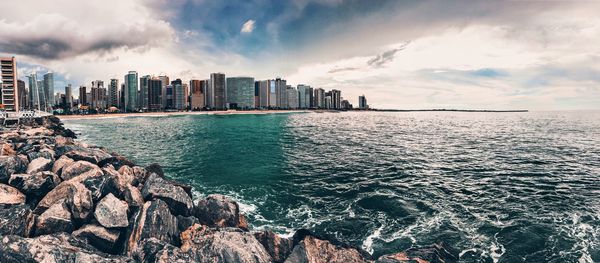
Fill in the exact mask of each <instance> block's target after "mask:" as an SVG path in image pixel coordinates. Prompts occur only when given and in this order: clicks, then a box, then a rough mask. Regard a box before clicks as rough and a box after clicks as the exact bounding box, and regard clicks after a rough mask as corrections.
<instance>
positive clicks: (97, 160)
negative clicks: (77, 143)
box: [65, 147, 114, 166]
mask: <svg viewBox="0 0 600 263" xmlns="http://www.w3.org/2000/svg"><path fill="white" fill-rule="evenodd" d="M65 155H66V156H67V157H69V158H71V159H73V160H75V161H87V162H90V163H93V164H98V165H99V166H103V165H104V164H106V163H109V162H110V161H111V160H112V159H113V158H114V157H113V156H112V155H110V154H108V153H107V152H105V151H103V150H101V149H96V148H87V147H79V148H78V149H73V150H70V151H68V152H66V153H65Z"/></svg>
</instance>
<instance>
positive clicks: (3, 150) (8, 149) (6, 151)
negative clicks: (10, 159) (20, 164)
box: [0, 143, 17, 155]
mask: <svg viewBox="0 0 600 263" xmlns="http://www.w3.org/2000/svg"><path fill="white" fill-rule="evenodd" d="M16 154H17V152H16V151H15V149H14V147H13V146H12V144H10V143H3V144H2V147H0V155H16Z"/></svg>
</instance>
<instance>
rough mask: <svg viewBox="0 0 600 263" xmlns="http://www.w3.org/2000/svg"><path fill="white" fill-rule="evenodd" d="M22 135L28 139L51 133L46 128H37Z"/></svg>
mask: <svg viewBox="0 0 600 263" xmlns="http://www.w3.org/2000/svg"><path fill="white" fill-rule="evenodd" d="M23 133H24V134H25V135H27V136H28V137H33V136H50V135H52V131H51V130H49V129H48V128H46V127H38V128H32V129H28V130H25V131H23Z"/></svg>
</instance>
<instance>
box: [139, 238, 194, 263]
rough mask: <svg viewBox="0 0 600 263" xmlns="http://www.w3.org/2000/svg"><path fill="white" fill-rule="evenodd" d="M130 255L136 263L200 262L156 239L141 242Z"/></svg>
mask: <svg viewBox="0 0 600 263" xmlns="http://www.w3.org/2000/svg"><path fill="white" fill-rule="evenodd" d="M131 254H132V256H133V258H134V259H135V260H136V261H137V262H142V263H173V262H200V261H197V260H195V259H194V256H195V255H194V254H192V253H184V252H182V251H181V249H179V248H178V247H175V246H173V245H171V244H169V243H166V242H164V241H162V240H158V239H156V238H148V239H144V240H142V242H141V243H140V245H139V246H138V247H137V249H136V250H135V251H133V252H132V253H131Z"/></svg>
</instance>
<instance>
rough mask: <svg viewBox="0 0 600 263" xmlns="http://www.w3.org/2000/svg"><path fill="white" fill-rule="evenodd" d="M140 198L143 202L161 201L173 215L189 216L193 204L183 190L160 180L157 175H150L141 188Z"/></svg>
mask: <svg viewBox="0 0 600 263" xmlns="http://www.w3.org/2000/svg"><path fill="white" fill-rule="evenodd" d="M142 196H143V197H144V199H145V200H151V199H157V198H158V199H161V200H163V201H165V202H166V203H167V204H168V205H169V207H170V208H171V212H172V213H173V214H175V215H184V216H187V215H190V214H191V213H192V210H193V208H194V203H193V202H192V199H191V198H190V196H189V195H188V194H187V193H186V192H185V191H184V190H183V188H181V187H178V186H175V185H172V184H170V183H168V182H167V181H165V180H164V179H163V178H160V177H159V176H158V175H157V174H151V175H150V176H149V177H148V180H146V183H145V184H144V188H142Z"/></svg>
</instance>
